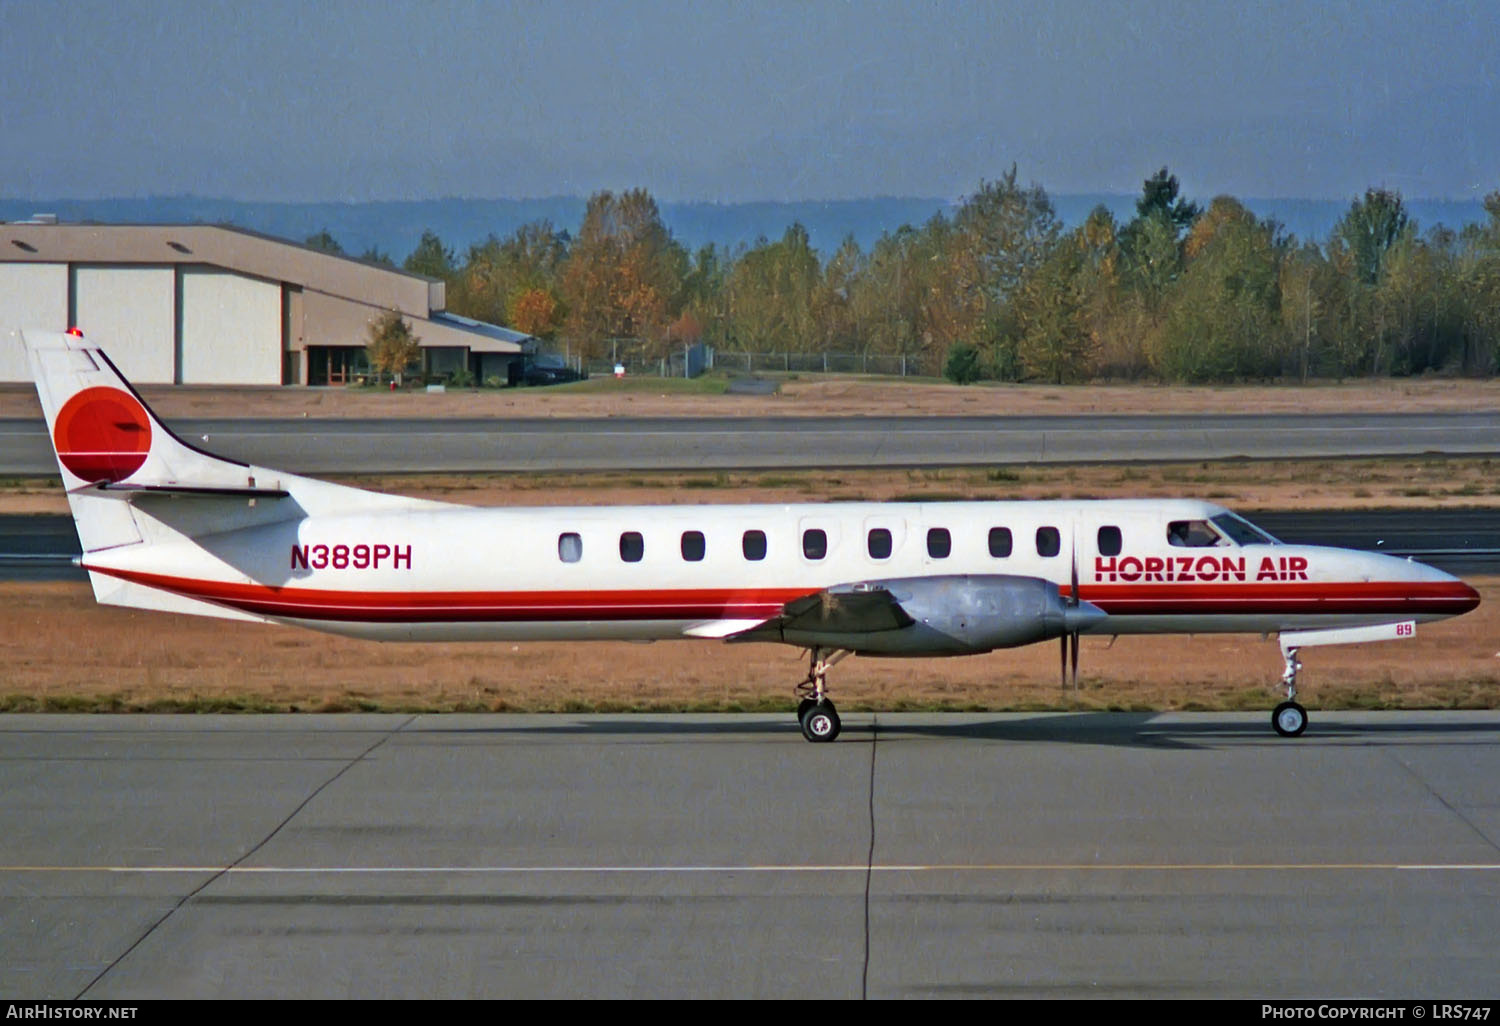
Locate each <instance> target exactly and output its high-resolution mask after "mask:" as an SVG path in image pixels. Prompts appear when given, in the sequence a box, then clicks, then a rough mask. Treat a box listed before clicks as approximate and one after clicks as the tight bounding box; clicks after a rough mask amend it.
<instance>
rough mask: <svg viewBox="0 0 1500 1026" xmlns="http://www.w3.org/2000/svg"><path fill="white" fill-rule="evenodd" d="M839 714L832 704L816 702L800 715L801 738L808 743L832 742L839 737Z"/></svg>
mask: <svg viewBox="0 0 1500 1026" xmlns="http://www.w3.org/2000/svg"><path fill="white" fill-rule="evenodd" d="M839 727H840V723H839V714H838V712H837V711H835V710H834V708H833V703H832V702H817V703H814V705H813V706H812V708H810V709H808V710H807V712H805V713H803V714H802V736H803V737H805V738H807V739H808V740H809V741H813V742H821V741H832V740H833V739H834V738H836V737H838V736H839Z"/></svg>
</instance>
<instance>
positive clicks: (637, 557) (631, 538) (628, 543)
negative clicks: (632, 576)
mask: <svg viewBox="0 0 1500 1026" xmlns="http://www.w3.org/2000/svg"><path fill="white" fill-rule="evenodd" d="M645 554H646V539H644V538H642V537H641V533H640V532H639V531H626V532H625V533H624V534H622V535H620V558H621V559H623V560H624V561H625V562H627V563H639V562H640V561H641V557H642V556H644V555H645Z"/></svg>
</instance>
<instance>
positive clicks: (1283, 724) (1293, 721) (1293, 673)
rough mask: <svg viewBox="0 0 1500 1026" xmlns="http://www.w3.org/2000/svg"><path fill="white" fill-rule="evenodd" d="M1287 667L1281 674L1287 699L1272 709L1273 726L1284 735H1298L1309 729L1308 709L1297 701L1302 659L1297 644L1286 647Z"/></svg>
mask: <svg viewBox="0 0 1500 1026" xmlns="http://www.w3.org/2000/svg"><path fill="white" fill-rule="evenodd" d="M1282 655H1283V657H1285V659H1286V669H1285V670H1284V671H1283V672H1282V674H1281V683H1283V684H1285V685H1286V701H1285V702H1282V703H1281V704H1280V705H1278V706H1277V707H1276V708H1275V709H1273V710H1272V711H1271V726H1272V728H1273V729H1275V731H1276V733H1278V734H1280V735H1281V736H1282V737H1296V736H1297V735H1298V734H1301V733H1302V732H1303V731H1304V730H1306V729H1307V710H1306V709H1304V708H1302V706H1300V705H1298V704H1297V702H1296V698H1297V671H1298V670H1300V669H1302V661H1301V660H1300V659H1298V658H1297V649H1296V647H1295V646H1293V647H1291V648H1287V649H1284V650H1283V651H1282Z"/></svg>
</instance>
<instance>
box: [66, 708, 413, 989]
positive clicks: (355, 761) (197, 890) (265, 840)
mask: <svg viewBox="0 0 1500 1026" xmlns="http://www.w3.org/2000/svg"><path fill="white" fill-rule="evenodd" d="M416 718H417V717H416V716H415V715H411V716H408V717H407V718H406V719H404V720H402V721H401V722H400V723H399V724H397V725H396V727H395V728H394V729H392V730H389V731H387V732H386V733H384V734H382V735H381V736H380V737H379V738H378V739H376V741H375V743H374V744H372V745H370V747H368V748H366V749H365V750H364V751H362V752H360V753H359V754H358V755H356V756H355V757H354V758H352V759H350V760H349V761H348V762H346V763H344V765H343V766H341V767H339V770H338V772H336V773H334V774H333V776H331V777H329V778H328V779H327V780H325V781H323V782H322V783H321V784H319V785H318V786H317V787H315V788H313V790H312V792H311V793H310V794H308V796H307V797H306V798H304V799H302V801H301V802H299V803H298V805H297V807H296V808H295V809H293V810H292V811H291V812H289V813H287V815H286V816H285V818H283V819H282V821H281V822H280V823H277V824H276V826H275V827H273V828H272V829H271V832H270V833H268V834H266V836H265V837H262V838H261V839H260V840H259V841H258V842H256V843H255V845H254V846H252V847H251V848H250V849H249V850H248V851H246V852H245V853H244V854H242V855H240V857H239V858H237V859H235V860H234V861H233V862H231V863H229V865H227V866H223V867H221V868H220V869H218V870H216V871H215V872H214V873H213V875H212V876H210V877H209V878H208V879H207V880H204V881H203V882H202V883H201V884H199V885H198V886H197V887H194V888H193V889H192V890H191V891H189V892H188V893H186V894H184V895H183V896H182V897H181V898H179V899H178V900H177V903H176V904H174V905H173V906H172V907H171V908H169V909H167V910H166V912H164V913H162V915H161V918H159V919H157V920H156V922H154V923H152V924H151V925H150V926H148V927H146V929H145V931H144V932H143V933H142V934H141V935H140V936H139V937H137V938H136V939H135V940H134V941H132V942H131V943H130V946H129V947H127V948H126V949H125V950H124V951H122V952H120V953H119V954H118V955H116V956H115V958H114V959H113V960H112V961H111V962H110V963H109V965H107V966H105V967H104V968H103V969H101V970H99V973H98V975H96V976H95V977H94V978H93V979H92V980H90V981H89V982H88V985H87V986H85V987H84V988H83V989H82V990H80V991H79V992H78V994H77V995H76V996H75V997H74V998H73V1000H74V1001H82V1000H83V998H84V996H85V995H87V994H88V992H89V991H91V990H93V989H94V987H96V986H97V985H98V983H99V981H100V980H102V979H104V977H106V976H108V975H109V974H110V973H111V972H113V971H114V969H115V966H117V965H119V964H120V963H121V962H123V961H125V959H127V958H129V957H130V953H131V952H132V951H134V950H135V949H136V948H138V947H140V946H141V945H142V944H144V943H145V942H146V938H148V937H150V936H151V935H152V934H153V933H155V932H156V930H157V928H158V927H160V926H161V925H162V924H163V923H165V922H166V921H167V920H168V919H171V918H172V916H173V915H174V914H175V913H176V912H177V910H178V909H180V908H182V906H184V905H186V904H187V903H188V902H190V901H192V900H193V899H194V898H196V897H197V896H198V895H199V894H202V893H203V892H204V891H205V890H207V889H208V888H209V887H210V886H211V885H212V884H214V883H216V882H217V881H218V880H220V879H222V878H223V876H224V874H226V873H228V872H229V871H231V870H233V869H235V868H236V867H238V866H240V865H242V864H244V862H245V860H246V859H248V858H250V856H252V855H254V854H255V853H256V852H258V851H260V850H261V849H262V848H264V847H265V846H266V845H267V844H269V843H270V841H271V839H272V838H273V837H275V836H276V835H277V834H279V833H281V831H282V829H283V828H285V827H286V825H287V824H288V823H290V822H291V821H292V820H294V819H296V818H297V814H298V813H300V812H301V811H302V810H303V809H305V808H307V806H308V804H309V803H310V802H311V801H312V800H313V799H314V798H316V797H317V796H318V795H320V794H322V793H323V792H324V791H325V790H327V788H328V787H329V786H330V785H331V784H333V782H334V781H336V780H338V779H339V777H342V776H343V775H344V774H345V773H348V772H349V771H350V770H351V769H353V768H354V767H355V766H357V765H359V764H360V763H361V762H363V761H364V759H365V758H366V757H367V756H368V755H369V754H370V753H371V752H373V751H375V749H377V748H379V747H380V746H381V745H383V744H385V743H386V742H387V741H389V740H390V739H391V738H393V737H395V736H396V735H397V734H399V733H401V732H402V731H403V730H405V729H406V728H407V727H409V726H411V724H412V722H413V721H415V720H416Z"/></svg>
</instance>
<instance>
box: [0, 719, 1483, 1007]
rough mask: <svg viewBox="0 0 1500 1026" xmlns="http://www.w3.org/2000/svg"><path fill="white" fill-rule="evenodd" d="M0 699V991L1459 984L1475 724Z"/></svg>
mask: <svg viewBox="0 0 1500 1026" xmlns="http://www.w3.org/2000/svg"><path fill="white" fill-rule="evenodd" d="M1267 721H1268V717H1267V716H1266V715H1264V714H1253V715H1252V714H1161V715H1150V714H1077V715H1059V714H1033V715H1025V714H1019V715H1000V714H986V715H942V716H939V715H893V714H885V713H881V714H878V715H877V714H850V715H849V716H848V717H847V718H846V730H845V734H844V736H843V738H841V739H840V740H839V741H838V742H837V743H835V744H832V745H810V744H807V743H806V742H804V741H803V740H802V738H801V735H800V733H799V732H798V730H797V728H796V726H795V724H794V723H793V722H792V718H791V713H790V711H788V712H787V713H785V714H783V715H756V716H664V715H637V716H563V715H560V716H504V715H492V716H422V717H409V716H364V715H348V716H284V717H278V716H265V717H247V716H224V717H221V716H183V717H160V716H23V715H9V716H5V717H0V823H3V824H5V828H4V829H3V830H0V994H4V995H6V996H7V997H9V998H15V999H40V998H78V997H81V998H86V999H112V1000H124V1001H134V1000H138V999H147V998H224V997H227V998H260V997H300V998H392V997H418V998H471V997H481V998H494V997H511V998H515V997H542V998H548V997H601V998H611V997H640V998H662V997H711V998H720V997H773V998H781V997H793V998H796V997H803V998H806V997H832V998H858V997H862V996H867V997H1094V998H1097V997H1148V998H1161V997H1208V998H1223V997H1238V998H1250V999H1255V1000H1277V1001H1285V1000H1297V999H1302V1000H1310V999H1329V998H1428V999H1441V1000H1447V999H1456V998H1487V997H1490V996H1492V995H1493V992H1494V987H1495V966H1496V965H1500V805H1497V804H1496V801H1495V797H1494V795H1495V791H1494V781H1495V779H1496V778H1497V776H1500V745H1497V744H1496V740H1497V738H1500V715H1497V714H1496V713H1494V712H1464V713H1458V712H1454V713H1407V712H1400V713H1358V712H1341V713H1319V712H1316V711H1315V712H1314V713H1313V720H1312V725H1311V726H1310V727H1309V729H1308V732H1307V734H1306V735H1304V736H1303V737H1301V738H1299V739H1296V740H1286V739H1281V738H1278V737H1276V736H1275V735H1274V734H1272V732H1271V729H1270V725H1269V723H1268V722H1267Z"/></svg>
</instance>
